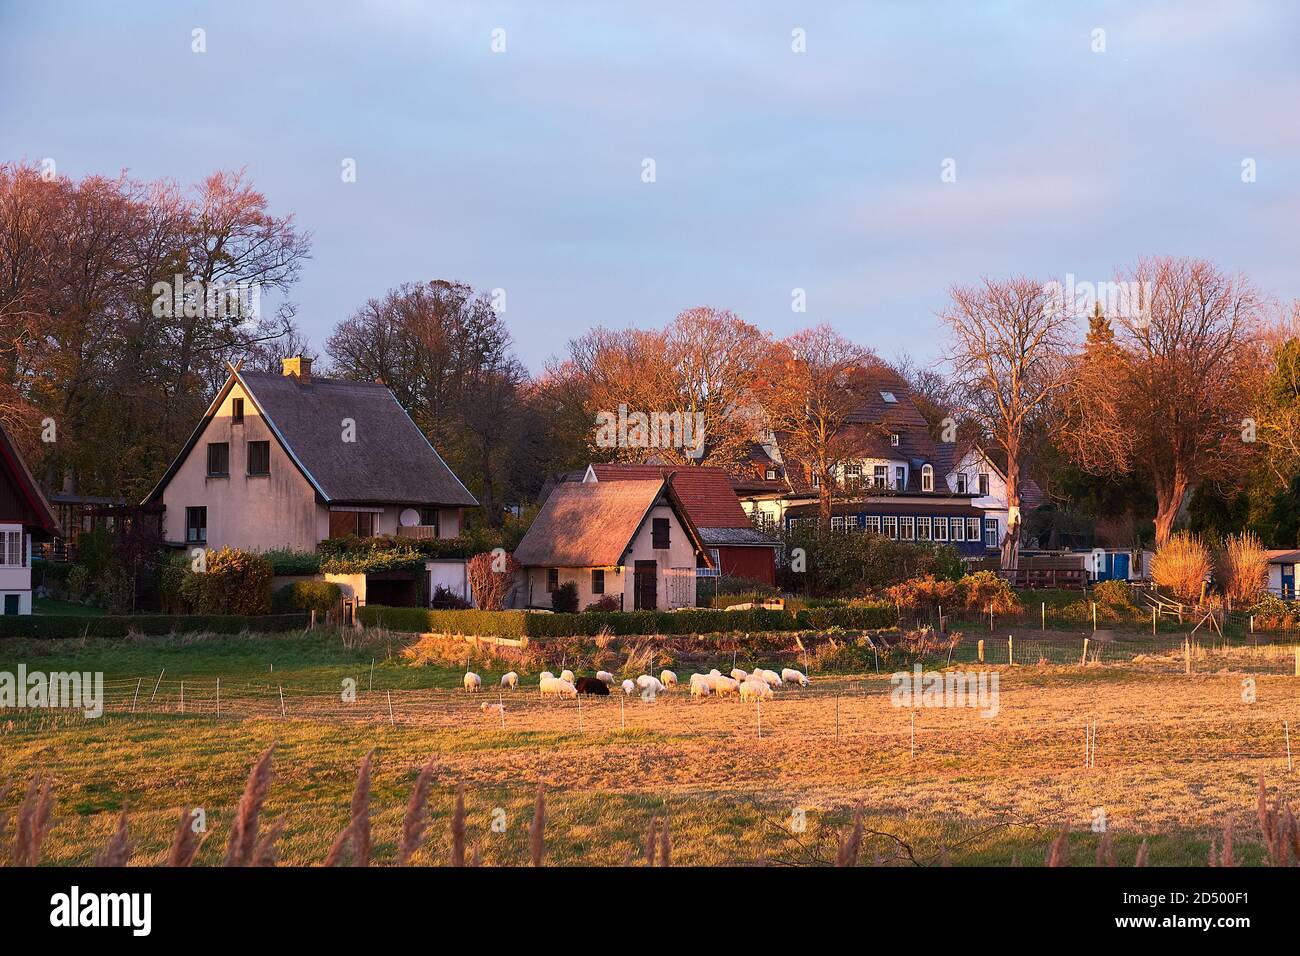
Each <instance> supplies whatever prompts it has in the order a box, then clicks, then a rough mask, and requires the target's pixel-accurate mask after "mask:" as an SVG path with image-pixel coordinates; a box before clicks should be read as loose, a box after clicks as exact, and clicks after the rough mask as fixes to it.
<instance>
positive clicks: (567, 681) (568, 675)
mask: <svg viewBox="0 0 1300 956" xmlns="http://www.w3.org/2000/svg"><path fill="white" fill-rule="evenodd" d="M687 683H688V685H689V687H690V691H691V696H692V697H709V696H716V697H731V696H738V697H739V698H740V699H741V700H763V699H766V698H770V697H771V696H772V692H773V691H774V690H775V689H776V688H777V687H780V686H781V685H782V684H787V683H789V684H798V685H799V686H800V687H807V686H808V677H807V675H805V674H803V673H802V672H800V671H797V670H795V669H794V668H792V667H787V668H784V669H783V670H782V671H781V673H779V674H778V673H777V672H776V671H770V670H763V669H761V668H760V669H758V670H755V671H744V670H741V669H740V668H739V667H737V668H735V669H734V670H732V672H731V674H730V675H727V674H723V673H722V672H721V671H719V670H717V669H716V668H715V669H713V670H711V671H709V672H708V673H707V674H692V675H691V677H690V680H689V681H688V682H687ZM616 684H618V680H617V678H615V677H614V675H613V674H611V673H610V672H609V671H596V676H595V677H576V678H575V677H574V674H573V671H571V670H563V671H561V672H560V676H559V677H556V676H555V675H554V674H552V673H551V672H550V671H542V673H541V675H540V676H539V678H538V684H537V688H538V691H539V692H540V694H541V696H543V697H567V698H575V697H577V696H578V695H579V694H594V695H597V696H600V697H607V696H609V692H610V688H612V687H614V686H615V685H616ZM618 686H619V687H620V688H621V689H622V691H623V693H624V694H627V695H631V694H636V693H638V692H639V693H641V694H644V695H646V696H647V697H653V696H654V695H657V694H662V693H664V692H665V691H667V690H668V689H669V688H672V687H676V686H678V681H677V675H676V674H674V673H673V672H672V671H669V670H666V671H664V672H662V673H661V674H660V675H659V676H658V677H654V676H652V675H650V674H642V675H641V676H640V677H638V678H637V679H636V680H625V681H623V682H622V684H618ZM464 687H465V690H466V692H468V693H477V692H478V691H480V690H482V689H483V679H482V678H481V677H479V675H478V674H475V673H473V672H472V671H467V672H466V673H465V679H464ZM501 687H502V688H505V689H509V690H517V689H518V687H519V675H518V674H517V673H515V672H514V671H510V672H509V673H508V674H503V675H502V677H501ZM498 707H499V705H497V704H490V705H489V704H484V705H483V711H484V713H487V712H488V711H489V710H495V709H497V708H498Z"/></svg>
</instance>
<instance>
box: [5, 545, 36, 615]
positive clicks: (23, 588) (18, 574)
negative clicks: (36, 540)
mask: <svg viewBox="0 0 1300 956" xmlns="http://www.w3.org/2000/svg"><path fill="white" fill-rule="evenodd" d="M0 531H17V532H20V533H21V532H22V531H23V526H22V525H21V524H0ZM3 543H4V542H3V540H2V539H0V546H3ZM23 552H24V555H25V560H26V566H25V567H24V566H22V565H18V566H11V565H7V564H4V563H3V562H5V561H7V560H8V557H7V555H4V554H0V613H3V612H4V603H5V602H4V597H5V595H14V594H16V595H18V613H19V614H31V613H32V536H31V535H29V534H24V535H23Z"/></svg>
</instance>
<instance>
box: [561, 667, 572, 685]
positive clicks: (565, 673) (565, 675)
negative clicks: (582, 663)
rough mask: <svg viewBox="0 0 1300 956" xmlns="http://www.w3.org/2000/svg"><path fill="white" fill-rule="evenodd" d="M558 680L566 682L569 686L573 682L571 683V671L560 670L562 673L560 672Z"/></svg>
mask: <svg viewBox="0 0 1300 956" xmlns="http://www.w3.org/2000/svg"><path fill="white" fill-rule="evenodd" d="M560 680H567V681H568V682H569V683H570V684H572V683H573V682H574V681H573V671H571V670H562V671H560Z"/></svg>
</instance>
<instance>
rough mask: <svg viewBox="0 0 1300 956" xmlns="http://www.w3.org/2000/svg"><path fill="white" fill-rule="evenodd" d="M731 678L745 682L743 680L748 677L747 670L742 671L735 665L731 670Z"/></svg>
mask: <svg viewBox="0 0 1300 956" xmlns="http://www.w3.org/2000/svg"><path fill="white" fill-rule="evenodd" d="M731 679H732V680H738V681H740V682H741V683H742V684H743V683H745V681H747V680H748V679H749V671H743V670H741V669H740V668H739V667H737V668H735V669H733V670H732V672H731Z"/></svg>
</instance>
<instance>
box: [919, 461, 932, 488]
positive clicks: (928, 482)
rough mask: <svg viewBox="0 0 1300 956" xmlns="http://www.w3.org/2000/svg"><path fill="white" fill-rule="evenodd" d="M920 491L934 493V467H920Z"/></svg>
mask: <svg viewBox="0 0 1300 956" xmlns="http://www.w3.org/2000/svg"><path fill="white" fill-rule="evenodd" d="M921 490H922V491H934V466H933V465H922V466H921Z"/></svg>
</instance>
